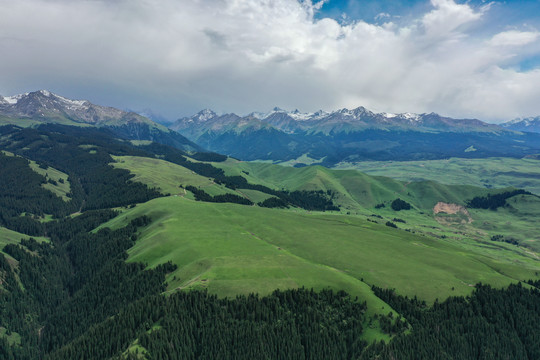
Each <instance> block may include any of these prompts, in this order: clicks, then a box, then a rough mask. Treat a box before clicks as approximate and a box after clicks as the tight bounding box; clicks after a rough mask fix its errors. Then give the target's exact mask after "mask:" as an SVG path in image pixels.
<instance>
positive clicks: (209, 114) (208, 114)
mask: <svg viewBox="0 0 540 360" xmlns="http://www.w3.org/2000/svg"><path fill="white" fill-rule="evenodd" d="M215 116H216V113H215V112H213V111H212V110H210V109H204V110H201V111H199V112H198V113H197V115H195V116H193V117H192V118H194V119H196V120H198V121H201V122H204V121H208V120H210V119H212V118H213V117H215Z"/></svg>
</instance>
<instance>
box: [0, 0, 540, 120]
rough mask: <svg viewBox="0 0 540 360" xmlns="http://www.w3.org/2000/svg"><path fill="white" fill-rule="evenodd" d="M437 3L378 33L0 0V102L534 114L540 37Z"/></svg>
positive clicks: (127, 0) (246, 15)
mask: <svg viewBox="0 0 540 360" xmlns="http://www.w3.org/2000/svg"><path fill="white" fill-rule="evenodd" d="M431 3H432V5H433V7H432V9H431V10H430V11H428V12H427V13H425V14H420V15H419V16H418V17H417V19H416V20H414V21H411V22H410V23H408V24H403V23H401V24H399V25H398V24H394V23H385V24H382V25H377V24H370V23H367V22H363V21H357V22H352V23H347V24H340V23H338V22H336V21H335V20H332V19H322V20H315V18H314V14H315V12H316V11H317V10H318V9H319V8H320V7H321V6H322V2H320V1H309V0H306V1H302V2H298V1H296V0H183V1H177V0H159V1H150V0H117V1H105V0H93V1H82V0H79V1H75V0H72V1H67V0H63V1H62V0H18V1H12V0H0V9H1V11H2V21H1V22H0V53H1V54H2V56H0V69H1V70H0V71H1V79H2V82H1V83H0V92H3V93H4V94H6V95H11V94H13V93H14V92H22V91H29V90H34V89H38V88H51V90H53V91H56V92H59V93H61V94H64V95H66V96H73V97H85V98H90V100H93V101H95V102H99V103H104V104H108V105H114V106H120V107H122V106H123V107H130V108H148V107H150V108H153V109H154V110H155V111H157V112H163V113H165V114H167V115H168V116H173V117H174V116H181V115H186V114H189V113H192V112H195V111H197V110H198V109H200V108H204V107H213V108H215V109H216V110H218V111H234V112H238V113H246V112H249V111H253V110H266V109H269V108H271V107H273V106H274V105H279V106H281V107H286V108H300V109H303V110H306V111H310V110H317V109H319V108H323V109H335V108H341V107H356V106H360V105H363V106H366V107H368V108H372V109H374V110H378V111H389V112H401V111H415V112H430V111H436V112H440V113H443V114H445V115H450V116H461V117H479V118H483V119H487V120H503V119H508V118H512V117H514V116H518V115H519V116H526V115H533V114H540V104H539V103H538V101H537V99H538V98H539V95H540V89H539V86H537V84H538V83H540V82H539V80H540V79H539V77H540V75H539V74H540V71H529V72H526V73H521V72H518V71H516V70H515V69H513V68H512V67H511V65H512V61H513V60H514V59H520V58H521V57H523V56H529V55H531V54H533V55H534V54H538V53H540V49H539V47H538V44H537V38H538V33H537V32H536V31H531V30H530V29H529V31H524V32H520V31H518V30H512V31H505V32H501V33H499V34H490V35H489V36H488V37H489V39H486V38H480V37H477V36H475V33H474V31H473V29H474V28H475V27H478V26H481V24H482V21H483V18H484V17H485V14H486V12H487V11H488V8H487V7H483V8H478V9H474V8H472V7H471V6H470V5H468V4H458V3H455V2H454V1H451V0H432V1H431ZM509 45H512V46H509ZM525 45H526V46H525Z"/></svg>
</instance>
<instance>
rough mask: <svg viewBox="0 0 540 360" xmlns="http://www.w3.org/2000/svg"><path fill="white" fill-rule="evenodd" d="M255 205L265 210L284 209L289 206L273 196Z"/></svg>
mask: <svg viewBox="0 0 540 360" xmlns="http://www.w3.org/2000/svg"><path fill="white" fill-rule="evenodd" d="M257 205H259V206H261V207H266V208H286V207H288V206H289V204H288V203H287V202H286V201H285V200H283V199H280V198H277V197H274V196H272V197H269V198H268V199H266V200H264V201H261V202H259V203H257Z"/></svg>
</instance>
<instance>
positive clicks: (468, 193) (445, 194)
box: [113, 157, 540, 258]
mask: <svg viewBox="0 0 540 360" xmlns="http://www.w3.org/2000/svg"><path fill="white" fill-rule="evenodd" d="M115 159H116V161H117V162H116V163H113V166H115V167H121V168H124V169H128V170H129V171H131V172H132V173H133V174H135V175H136V176H135V178H134V179H135V180H138V181H142V182H143V183H145V184H147V185H149V186H151V187H158V188H161V189H167V190H162V192H163V193H171V194H177V193H179V194H180V195H182V193H181V189H179V188H177V187H178V185H179V184H184V185H185V184H193V185H194V186H196V187H201V188H202V189H204V190H205V191H207V192H209V193H210V192H211V193H212V195H215V194H220V193H225V192H233V190H231V189H228V188H226V187H224V186H222V185H217V184H215V183H213V182H212V180H210V179H208V178H205V177H202V176H199V175H196V174H193V173H192V172H191V171H190V170H187V169H185V168H183V167H182V166H179V165H175V164H171V163H168V162H166V161H163V160H158V159H150V158H139V157H115ZM213 165H214V166H216V167H219V168H221V169H223V170H224V171H225V173H226V175H229V176H243V177H244V178H246V179H247V180H248V182H249V183H252V184H261V185H264V186H267V187H269V188H272V189H287V190H323V191H325V192H326V191H331V192H332V194H333V201H334V203H336V204H338V205H339V206H340V207H341V209H342V211H341V212H342V213H343V214H349V215H356V216H360V217H361V218H364V219H365V218H367V217H370V218H371V220H374V221H379V222H381V223H383V224H384V223H385V222H386V221H393V219H395V218H398V219H401V220H403V221H405V223H400V224H399V226H400V227H401V228H404V229H407V230H409V231H411V232H417V233H423V234H426V235H429V236H435V237H438V238H445V239H446V241H452V242H454V243H455V244H456V245H458V246H461V247H463V246H464V247H466V248H467V249H468V251H470V249H469V248H470V247H471V246H472V248H473V249H472V250H473V251H476V252H480V253H485V252H486V251H487V252H490V251H491V250H493V251H492V252H493V254H491V255H492V256H495V257H496V258H500V257H501V256H500V255H498V253H499V252H500V250H501V247H503V249H502V250H508V249H507V248H506V247H507V245H506V244H494V243H492V242H490V241H489V239H490V238H491V237H492V236H495V235H500V234H508V233H512V234H513V237H514V238H515V239H516V240H517V241H518V242H519V244H520V245H521V246H526V247H527V248H519V247H516V246H514V247H513V248H511V249H510V250H509V251H510V252H516V251H517V252H519V253H520V254H521V255H524V256H527V257H529V256H532V257H533V258H534V256H533V255H531V254H529V252H530V250H531V249H532V250H534V251H536V252H538V251H540V237H539V236H538V235H537V232H536V227H535V220H534V219H535V214H536V212H535V208H536V202H535V201H536V200H535V199H537V198H535V197H532V198H531V197H530V196H520V197H516V199H509V202H508V204H509V205H510V206H509V207H507V208H501V209H499V210H497V211H491V210H481V209H469V210H468V211H467V210H466V213H467V215H466V216H465V215H463V214H460V213H458V214H448V213H444V212H442V213H435V209H434V208H435V205H436V204H438V203H439V202H443V203H448V204H454V205H456V206H459V207H463V208H464V207H465V206H466V204H467V201H468V200H470V199H472V198H474V197H476V196H485V195H486V194H488V193H496V192H503V191H506V190H507V189H498V190H490V189H485V188H480V187H475V186H469V185H444V184H440V183H437V182H434V181H419V182H411V181H408V182H404V181H399V180H395V179H391V178H388V177H380V176H370V175H366V174H364V173H361V172H359V171H358V170H331V169H327V168H325V167H322V166H310V167H304V168H292V167H284V166H279V165H273V164H268V163H257V162H242V161H237V160H234V159H228V160H227V161H225V162H222V163H214V164H213ZM187 194H188V195H187V196H188V197H190V198H193V197H192V196H190V194H189V192H188V193H187ZM236 194H238V195H240V196H244V197H248V198H250V199H251V200H252V201H255V202H257V201H260V199H264V198H267V197H268V194H263V193H260V192H258V191H253V190H246V189H237V190H236ZM397 198H400V199H403V200H405V201H406V202H408V203H410V204H411V205H412V207H413V210H411V211H400V212H396V211H394V210H392V209H391V207H390V205H391V203H392V201H393V200H395V199H397ZM381 204H382V205H384V207H380V206H381ZM374 216H375V217H374ZM486 241H487V244H486V243H485V242H486ZM504 253H505V254H506V251H505V252H504Z"/></svg>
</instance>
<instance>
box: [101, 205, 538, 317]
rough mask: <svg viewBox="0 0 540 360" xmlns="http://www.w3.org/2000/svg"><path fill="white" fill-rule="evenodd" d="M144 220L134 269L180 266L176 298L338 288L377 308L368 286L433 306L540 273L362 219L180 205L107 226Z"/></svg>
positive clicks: (143, 209)
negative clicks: (187, 292)
mask: <svg viewBox="0 0 540 360" xmlns="http://www.w3.org/2000/svg"><path fill="white" fill-rule="evenodd" d="M140 215H148V216H150V217H152V219H153V223H152V224H151V225H150V226H148V227H147V228H145V229H144V230H143V231H142V233H141V234H140V237H139V239H138V240H137V243H136V245H135V246H134V247H133V248H132V249H130V251H129V255H130V256H129V261H141V262H145V263H147V264H148V265H149V266H155V265H157V264H160V263H163V262H166V261H172V262H173V263H175V264H177V265H178V270H176V272H175V273H173V274H171V275H170V277H169V279H168V280H169V289H171V290H172V289H175V288H182V289H184V288H207V289H208V290H209V291H210V292H211V293H216V294H219V295H221V296H233V295H235V294H245V293H249V292H258V293H261V294H266V293H269V292H271V291H272V290H273V289H276V288H281V289H284V288H291V287H298V286H305V287H308V288H311V287H314V288H316V289H320V288H324V287H328V286H329V287H332V288H335V289H345V290H347V291H349V292H350V293H352V294H353V295H358V296H360V297H362V298H366V299H368V300H369V301H370V302H371V304H372V306H373V304H374V303H375V299H373V298H372V297H370V290H369V288H368V287H367V285H366V284H369V285H372V284H374V285H377V286H382V287H388V288H395V289H397V291H398V292H399V293H401V294H405V295H409V296H414V295H417V296H419V297H420V298H422V299H426V300H427V301H433V300H434V299H435V298H439V299H442V298H445V297H448V296H450V295H463V294H468V293H470V291H471V290H472V287H471V286H472V284H475V283H477V282H480V281H481V282H484V283H490V284H493V285H495V286H504V285H507V284H508V283H510V282H515V281H517V280H522V279H528V278H535V275H534V271H535V270H540V269H538V268H537V269H534V268H532V269H531V268H523V267H519V266H512V265H511V264H508V263H500V262H497V261H496V260H493V259H488V258H485V257H483V256H480V255H475V254H474V253H469V252H466V251H463V250H462V249H460V248H458V247H455V246H453V245H451V244H448V243H446V242H444V241H438V240H434V239H431V238H427V237H423V236H418V235H415V234H411V233H408V232H405V231H403V230H397V229H391V228H389V227H386V226H384V225H379V224H374V223H371V222H368V221H365V220H361V219H359V218H355V217H347V216H343V215H324V214H318V215H309V214H306V213H300V212H292V211H286V210H274V209H264V208H258V207H253V206H242V205H234V204H216V203H200V202H195V201H192V200H189V199H185V198H181V197H165V198H159V199H155V200H152V201H149V202H147V203H144V204H139V205H137V207H135V208H133V209H130V210H128V211H126V212H124V213H123V214H122V215H120V216H119V217H117V218H115V219H113V220H111V221H110V222H109V223H108V224H107V225H106V226H112V227H116V226H121V225H123V224H125V223H126V222H127V221H129V220H130V219H133V218H135V217H137V216H140ZM375 306H377V305H375Z"/></svg>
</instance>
